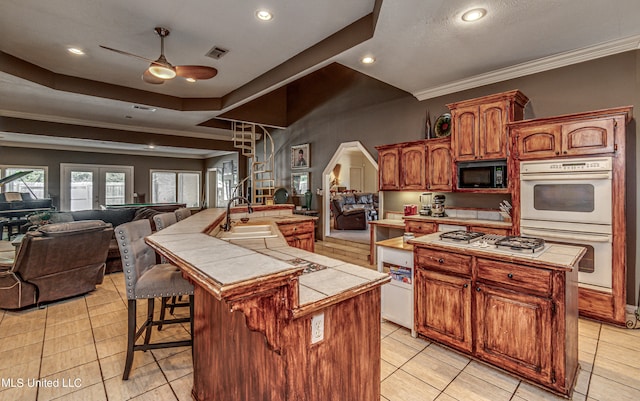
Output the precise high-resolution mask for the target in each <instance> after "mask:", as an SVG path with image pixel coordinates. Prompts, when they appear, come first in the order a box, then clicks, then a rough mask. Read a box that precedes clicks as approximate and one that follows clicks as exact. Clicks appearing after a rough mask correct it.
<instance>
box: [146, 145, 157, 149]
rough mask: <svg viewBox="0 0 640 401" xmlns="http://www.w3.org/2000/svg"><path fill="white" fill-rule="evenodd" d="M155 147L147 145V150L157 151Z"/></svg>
mask: <svg viewBox="0 0 640 401" xmlns="http://www.w3.org/2000/svg"><path fill="white" fill-rule="evenodd" d="M155 148H156V147H155V145H147V149H155Z"/></svg>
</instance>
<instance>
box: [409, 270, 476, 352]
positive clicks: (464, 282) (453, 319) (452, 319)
mask: <svg viewBox="0 0 640 401" xmlns="http://www.w3.org/2000/svg"><path fill="white" fill-rule="evenodd" d="M414 291H415V325H416V330H417V332H418V333H420V334H422V335H424V336H426V337H429V338H432V339H434V340H436V341H439V342H442V343H444V344H447V345H450V346H452V347H454V348H457V349H459V350H461V351H466V352H471V347H472V339H471V279H470V278H464V277H460V276H452V275H448V274H440V273H436V272H432V271H428V270H424V269H421V268H417V269H415V285H414Z"/></svg>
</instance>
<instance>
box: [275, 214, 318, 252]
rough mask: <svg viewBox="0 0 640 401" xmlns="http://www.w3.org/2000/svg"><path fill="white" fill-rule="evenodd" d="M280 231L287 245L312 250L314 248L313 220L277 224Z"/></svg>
mask: <svg viewBox="0 0 640 401" xmlns="http://www.w3.org/2000/svg"><path fill="white" fill-rule="evenodd" d="M278 228H279V229H280V232H281V233H282V235H283V236H284V239H285V240H286V241H287V243H288V244H289V246H293V247H296V248H300V249H304V250H305V251H309V252H313V251H314V248H315V227H314V223H313V221H303V222H296V223H284V224H278Z"/></svg>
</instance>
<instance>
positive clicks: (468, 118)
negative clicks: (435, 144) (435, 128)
mask: <svg viewBox="0 0 640 401" xmlns="http://www.w3.org/2000/svg"><path fill="white" fill-rule="evenodd" d="M478 112H479V111H478V106H469V107H459V108H457V109H454V110H451V119H452V121H453V125H452V127H451V129H452V134H451V135H452V136H451V148H452V150H453V158H454V160H455V161H465V160H476V159H477V154H478V132H479V130H480V121H479V120H480V119H479V118H478Z"/></svg>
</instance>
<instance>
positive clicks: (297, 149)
mask: <svg viewBox="0 0 640 401" xmlns="http://www.w3.org/2000/svg"><path fill="white" fill-rule="evenodd" d="M309 156H310V155H309V144H308V143H305V144H304V145H295V146H292V147H291V168H292V169H301V168H307V167H309V166H311V163H310V161H309Z"/></svg>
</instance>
